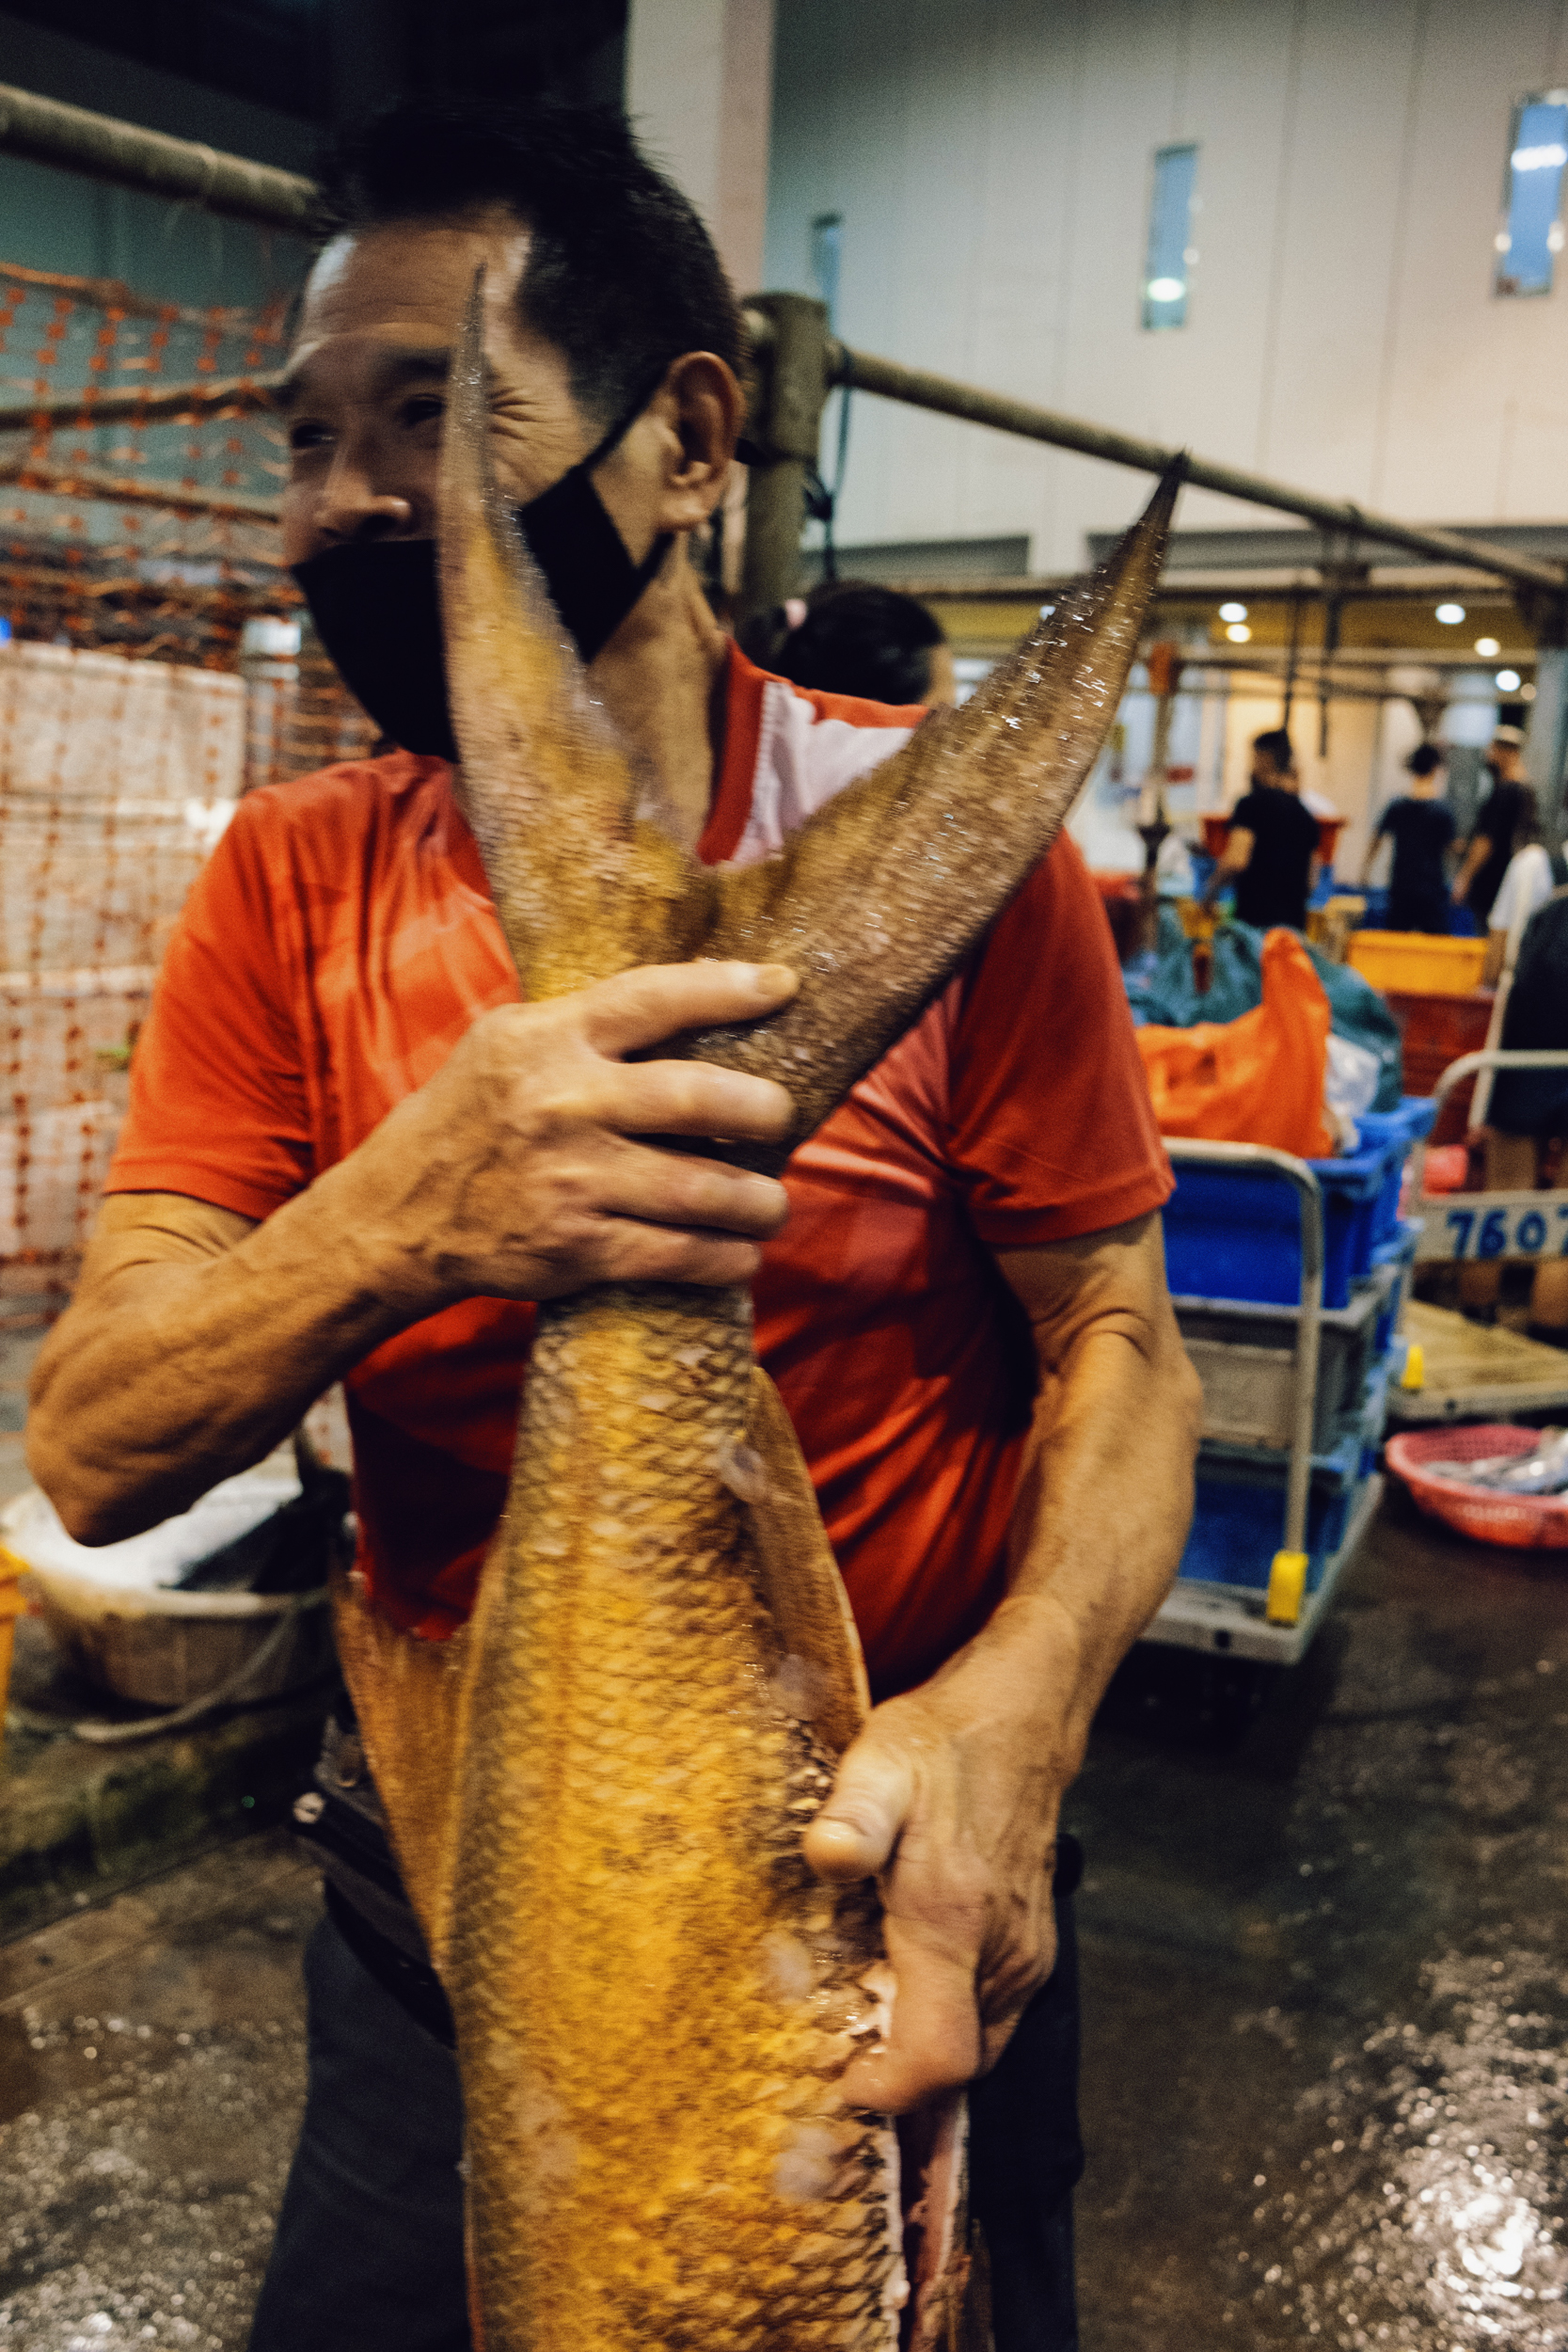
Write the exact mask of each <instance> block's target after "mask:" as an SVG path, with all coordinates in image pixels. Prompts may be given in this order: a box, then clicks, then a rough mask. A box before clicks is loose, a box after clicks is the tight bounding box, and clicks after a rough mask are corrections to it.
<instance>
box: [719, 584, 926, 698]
mask: <svg viewBox="0 0 1568 2352" xmlns="http://www.w3.org/2000/svg"><path fill="white" fill-rule="evenodd" d="M779 620H782V621H783V622H784V635H783V637H782V638H781V637H780V636H779V635H778V633H777V623H778V621H779ZM745 650H746V651H748V652H750V653H751V654H752V659H753V660H757V661H759V662H760V663H761V665H762V666H763V668H764V669H767V670H770V671H771V672H772V673H773V675H775V676H776V677H785V678H788V680H789V682H790V684H791V685H792V686H803V687H805V688H806V689H807V690H808V691H815V692H816V693H819V694H855V695H858V696H859V697H860V698H861V699H862V700H863V701H865V702H874V703H891V704H893V705H894V706H895V707H899V706H907V705H909V704H911V703H926V704H931V703H955V702H957V701H958V686H957V681H956V680H955V678H954V675H953V650H952V647H951V646H950V645H949V644H948V643H947V640H946V638H945V637H944V636H943V634H942V624H941V622H940V621H937V620H935V619H933V617H932V615H931V614H930V613H929V612H927V609H926V607H925V606H924V605H923V604H922V603H920V602H919V600H918V598H916V597H914V596H902V595H900V594H899V592H898V591H897V589H895V588H878V587H874V586H873V585H872V584H871V583H870V582H869V581H867V580H826V581H824V583H823V584H822V586H821V587H819V588H814V589H813V590H812V593H811V595H810V596H806V597H804V598H801V597H800V596H791V597H790V599H789V601H788V603H787V604H785V605H784V606H782V607H781V608H780V611H779V613H778V615H777V616H776V618H775V620H774V625H773V631H772V641H771V643H770V644H768V646H767V647H765V648H753V647H752V644H750V643H749V642H748V643H747V644H746V646H745Z"/></svg>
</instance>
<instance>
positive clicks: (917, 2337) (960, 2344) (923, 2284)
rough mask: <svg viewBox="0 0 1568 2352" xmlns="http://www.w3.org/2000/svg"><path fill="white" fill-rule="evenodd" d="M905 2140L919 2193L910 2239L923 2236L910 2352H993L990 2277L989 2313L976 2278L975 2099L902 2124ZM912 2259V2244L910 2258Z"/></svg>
mask: <svg viewBox="0 0 1568 2352" xmlns="http://www.w3.org/2000/svg"><path fill="white" fill-rule="evenodd" d="M898 2137H899V2151H900V2161H901V2163H902V2165H903V2167H904V2169H905V2170H906V2172H907V2173H908V2174H910V2175H911V2176H912V2177H911V2186H912V2185H916V2184H918V2187H919V2198H918V2201H917V2202H916V2203H915V2204H914V2205H912V2206H911V2208H910V2209H909V2210H908V2212H907V2213H906V2215H905V2230H906V2233H909V2232H911V2231H915V2232H918V2237H917V2238H916V2242H915V2246H914V2249H913V2250H914V2260H913V2262H912V2263H911V2265H910V2270H911V2279H910V2286H911V2297H910V2308H909V2316H908V2324H907V2328H906V2337H905V2341H906V2344H907V2347H908V2352H990V2342H989V2340H990V2280H989V2276H988V2279H987V2281H986V2287H985V2294H984V2301H985V2311H984V2313H983V2314H982V2313H981V2312H980V2310H979V2308H978V2306H979V2301H980V2295H979V2291H978V2288H977V2285H976V2281H975V2278H974V2267H975V2265H974V2248H973V2244H972V2236H973V2233H972V2229H971V2222H970V2213H969V2101H968V2099H967V2097H966V2096H965V2095H964V2093H963V2092H962V2091H961V2090H958V2091H954V2092H953V2093H952V2094H951V2095H950V2096H949V2097H947V2098H945V2099H942V2100H939V2101H937V2102H936V2103H934V2104H933V2105H932V2106H928V2107H922V2108H917V2109H916V2111H915V2112H914V2114H912V2115H907V2116H904V2117H902V2118H900V2121H899V2125H898ZM906 2193H908V2192H907V2191H906ZM908 2254H909V2249H908V2244H907V2241H906V2260H908ZM982 2316H983V2320H984V2326H985V2333H984V2334H983V2335H982V2334H980V2333H979V2332H978V2330H979V2327H980V2324H981V2320H982Z"/></svg>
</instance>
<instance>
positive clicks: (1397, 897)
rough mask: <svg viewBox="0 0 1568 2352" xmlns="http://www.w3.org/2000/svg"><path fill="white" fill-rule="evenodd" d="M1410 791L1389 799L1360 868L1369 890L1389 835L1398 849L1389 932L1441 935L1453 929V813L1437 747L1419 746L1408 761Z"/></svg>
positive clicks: (1433, 744)
mask: <svg viewBox="0 0 1568 2352" xmlns="http://www.w3.org/2000/svg"><path fill="white" fill-rule="evenodd" d="M1404 764H1405V766H1406V768H1407V769H1408V770H1409V771H1410V789H1409V791H1408V792H1405V793H1402V794H1401V796H1400V798H1399V799H1398V800H1397V801H1390V802H1389V803H1388V805H1387V807H1386V809H1385V810H1384V812H1383V814H1382V816H1381V817H1380V818H1378V820H1377V831H1376V832H1375V833H1374V834H1373V835H1372V838H1371V845H1370V848H1369V850H1368V851H1367V862H1366V864H1365V866H1363V867H1362V869H1361V887H1362V889H1363V890H1365V889H1366V887H1367V881H1368V877H1369V876H1370V873H1371V870H1372V860H1373V858H1374V857H1375V856H1376V855H1377V847H1378V843H1379V842H1380V841H1381V840H1382V839H1383V837H1384V835H1385V834H1386V835H1387V837H1388V838H1389V840H1390V841H1392V843H1393V845H1394V870H1393V875H1392V878H1391V881H1390V883H1389V889H1388V929H1389V930H1391V931H1439V932H1445V933H1446V932H1447V930H1448V928H1449V883H1448V873H1447V868H1446V860H1447V858H1448V854H1449V848H1450V847H1451V845H1452V842H1453V836H1454V821H1453V811H1452V810H1451V809H1450V808H1449V804H1448V803H1447V801H1445V800H1443V799H1442V798H1441V797H1440V796H1441V793H1442V789H1443V769H1444V762H1443V755H1442V753H1441V752H1440V751H1439V750H1438V748H1437V746H1436V744H1435V743H1420V744H1418V746H1417V748H1416V749H1415V751H1413V752H1412V753H1411V755H1410V757H1409V758H1408V759H1407V760H1406V761H1405V763H1404Z"/></svg>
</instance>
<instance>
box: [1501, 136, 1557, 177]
mask: <svg viewBox="0 0 1568 2352" xmlns="http://www.w3.org/2000/svg"><path fill="white" fill-rule="evenodd" d="M1509 162H1510V163H1511V164H1512V165H1513V168H1514V170H1515V171H1552V170H1560V168H1561V167H1562V166H1563V165H1564V164H1568V147H1561V146H1559V144H1558V142H1557V141H1556V140H1555V139H1554V140H1552V141H1551V142H1550V144H1549V145H1547V146H1545V147H1516V148H1515V149H1514V151H1513V154H1512V155H1511V156H1510V157H1509Z"/></svg>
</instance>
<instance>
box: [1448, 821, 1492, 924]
mask: <svg viewBox="0 0 1568 2352" xmlns="http://www.w3.org/2000/svg"><path fill="white" fill-rule="evenodd" d="M1491 854H1492V841H1491V836H1490V835H1489V834H1484V833H1478V834H1473V835H1472V836H1471V838H1470V840H1469V842H1468V843H1467V845H1466V847H1465V855H1464V857H1463V858H1462V859H1461V860H1460V865H1459V871H1458V873H1457V874H1456V875H1455V876H1454V878H1453V889H1452V892H1451V896H1452V898H1453V902H1454V905H1455V906H1456V907H1462V906H1463V905H1464V904H1465V899H1466V898H1468V897H1469V895H1470V884H1471V883H1472V882H1474V881H1475V878H1476V876H1477V875H1478V874H1479V873H1480V871H1481V867H1482V866H1484V865H1485V863H1486V861H1487V859H1488V858H1489V857H1490V856H1491Z"/></svg>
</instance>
